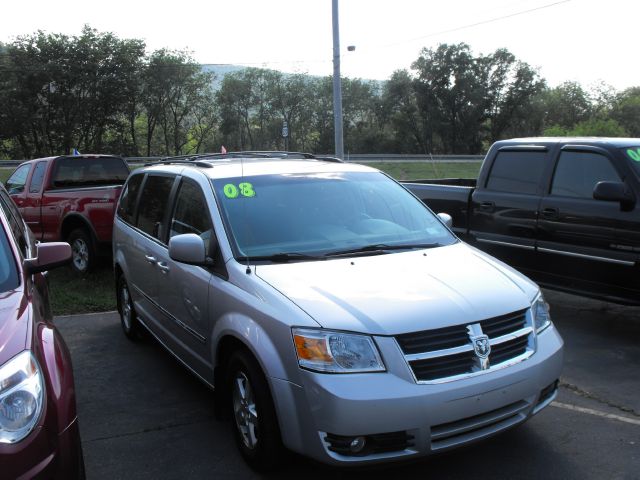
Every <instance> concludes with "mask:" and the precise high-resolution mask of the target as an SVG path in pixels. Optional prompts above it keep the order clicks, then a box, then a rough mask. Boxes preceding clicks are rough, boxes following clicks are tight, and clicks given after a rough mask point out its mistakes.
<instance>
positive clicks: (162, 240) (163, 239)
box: [132, 172, 182, 248]
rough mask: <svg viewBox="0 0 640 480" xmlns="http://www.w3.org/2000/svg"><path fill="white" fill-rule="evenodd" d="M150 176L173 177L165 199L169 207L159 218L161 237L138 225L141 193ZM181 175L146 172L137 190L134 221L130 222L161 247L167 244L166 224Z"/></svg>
mask: <svg viewBox="0 0 640 480" xmlns="http://www.w3.org/2000/svg"><path fill="white" fill-rule="evenodd" d="M152 177H169V178H172V179H173V183H172V185H171V189H170V191H169V198H168V199H167V204H166V205H167V207H169V208H165V211H164V213H163V216H162V220H161V233H162V235H161V237H160V238H157V237H154V236H153V235H150V234H149V233H147V232H145V231H144V230H142V229H141V228H140V226H139V217H140V203H141V202H142V194H143V192H144V190H145V187H146V185H147V182H148V181H149V178H152ZM181 178H182V177H181V175H177V174H175V173H168V172H146V173H145V174H144V179H143V180H142V183H141V184H140V191H139V192H138V198H137V200H136V206H135V215H134V216H135V221H134V223H133V224H132V226H133V227H134V228H135V229H136V230H137V231H138V232H139V233H141V234H142V235H144V236H145V237H147V238H149V239H151V240H153V241H154V242H156V243H157V244H158V245H162V246H163V247H165V248H166V247H167V244H168V241H169V240H168V234H169V233H168V228H167V224H168V221H169V219H170V218H171V217H170V214H171V212H172V211H173V204H174V203H175V196H176V190H177V186H178V184H179V183H180V182H179V180H180V179H181Z"/></svg>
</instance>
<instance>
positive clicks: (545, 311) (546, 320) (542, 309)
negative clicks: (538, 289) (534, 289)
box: [531, 293, 551, 333]
mask: <svg viewBox="0 0 640 480" xmlns="http://www.w3.org/2000/svg"><path fill="white" fill-rule="evenodd" d="M531 313H532V314H533V325H534V326H535V328H536V332H538V333H540V332H542V331H543V330H544V329H545V328H547V327H548V326H549V325H551V314H550V313H549V304H548V303H547V302H545V301H544V297H543V296H542V293H539V294H538V296H537V297H536V299H535V300H534V301H533V303H532V304H531Z"/></svg>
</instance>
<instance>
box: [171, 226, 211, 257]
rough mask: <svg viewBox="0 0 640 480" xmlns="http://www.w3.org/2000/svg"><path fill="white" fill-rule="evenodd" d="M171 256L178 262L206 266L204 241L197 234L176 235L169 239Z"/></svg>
mask: <svg viewBox="0 0 640 480" xmlns="http://www.w3.org/2000/svg"><path fill="white" fill-rule="evenodd" d="M169 256H170V257H171V258H172V259H173V260H175V261H176V262H181V263H187V264H189V265H205V264H206V263H207V258H206V256H205V248H204V240H202V238H201V237H200V236H198V235H196V234H195V233H185V234H182V235H176V236H175V237H171V238H170V239H169Z"/></svg>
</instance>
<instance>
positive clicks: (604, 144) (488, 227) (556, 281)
mask: <svg viewBox="0 0 640 480" xmlns="http://www.w3.org/2000/svg"><path fill="white" fill-rule="evenodd" d="M405 186H406V187H407V188H409V190H411V191H412V192H413V193H414V194H415V195H416V196H418V197H419V198H420V199H421V200H422V201H423V202H425V203H426V204H427V205H428V206H429V207H430V208H431V209H432V210H433V211H435V212H445V213H448V214H450V215H451V216H452V218H453V230H454V231H455V232H456V233H457V234H458V236H460V237H461V238H462V239H463V240H465V241H467V242H469V243H471V244H473V245H475V246H476V247H478V248H480V249H482V250H484V251H486V252H488V253H490V254H491V255H494V256H495V257H498V258H500V259H502V260H503V261H505V262H506V263H508V264H509V265H511V266H513V267H515V268H516V269H518V270H520V271H521V272H523V273H524V274H526V275H528V276H529V277H531V278H532V279H534V280H536V281H537V282H538V283H540V284H541V285H543V286H546V287H549V288H554V289H558V290H564V291H568V292H571V293H576V294H579V295H585V296H589V297H594V298H600V299H604V300H608V301H613V302H617V303H624V304H631V305H640V206H639V205H638V202H639V201H640V138H521V139H513V140H504V141H499V142H496V143H495V144H493V145H492V146H491V148H490V150H489V152H488V153H487V156H486V157H485V159H484V162H483V164H482V167H481V169H480V174H479V176H478V179H477V181H476V180H466V179H447V180H417V181H411V182H408V183H405Z"/></svg>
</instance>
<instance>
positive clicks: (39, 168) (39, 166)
mask: <svg viewBox="0 0 640 480" xmlns="http://www.w3.org/2000/svg"><path fill="white" fill-rule="evenodd" d="M46 168H47V163H46V162H38V163H36V169H35V170H34V171H33V175H32V176H31V185H29V193H39V192H40V189H41V188H42V181H43V180H44V172H45V170H46Z"/></svg>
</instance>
